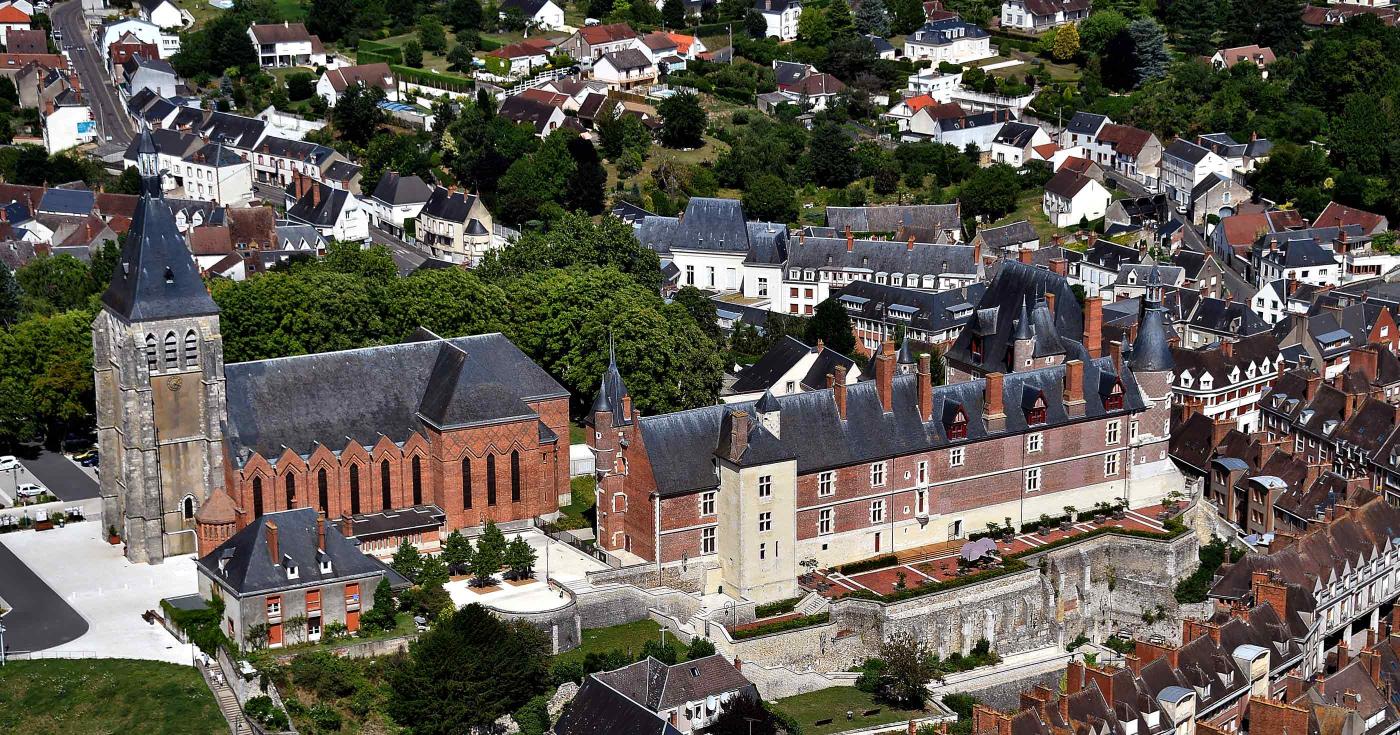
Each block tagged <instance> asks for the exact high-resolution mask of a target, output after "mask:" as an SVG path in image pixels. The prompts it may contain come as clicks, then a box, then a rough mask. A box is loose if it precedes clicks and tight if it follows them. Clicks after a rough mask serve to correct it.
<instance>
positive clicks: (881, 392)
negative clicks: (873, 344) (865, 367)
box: [875, 339, 894, 413]
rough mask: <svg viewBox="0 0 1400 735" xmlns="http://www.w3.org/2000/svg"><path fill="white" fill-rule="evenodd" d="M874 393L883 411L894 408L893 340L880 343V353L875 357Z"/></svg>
mask: <svg viewBox="0 0 1400 735" xmlns="http://www.w3.org/2000/svg"><path fill="white" fill-rule="evenodd" d="M875 393H876V395H878V396H880V407H881V408H883V409H884V411H885V413H889V412H891V411H893V410H894V340H889V339H887V340H885V341H883V342H881V343H880V354H879V355H877V356H876V357H875Z"/></svg>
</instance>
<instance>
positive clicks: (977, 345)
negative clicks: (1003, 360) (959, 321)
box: [967, 337, 982, 365]
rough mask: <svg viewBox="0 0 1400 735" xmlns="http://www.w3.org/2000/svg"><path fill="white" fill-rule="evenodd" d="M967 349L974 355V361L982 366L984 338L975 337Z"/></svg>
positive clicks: (969, 342)
mask: <svg viewBox="0 0 1400 735" xmlns="http://www.w3.org/2000/svg"><path fill="white" fill-rule="evenodd" d="M967 349H968V351H969V352H971V353H972V361H973V362H975V363H977V364H978V365H981V364H982V338H981V337H973V338H972V339H971V340H969V341H968V344H967Z"/></svg>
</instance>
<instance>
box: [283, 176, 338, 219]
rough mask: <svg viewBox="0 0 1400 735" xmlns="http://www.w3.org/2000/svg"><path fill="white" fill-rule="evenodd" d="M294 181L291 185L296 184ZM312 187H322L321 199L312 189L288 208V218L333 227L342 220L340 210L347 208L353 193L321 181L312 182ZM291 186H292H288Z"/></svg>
mask: <svg viewBox="0 0 1400 735" xmlns="http://www.w3.org/2000/svg"><path fill="white" fill-rule="evenodd" d="M295 185H296V184H295V183H293V184H292V185H291V186H295ZM311 186H312V187H319V188H320V190H321V191H320V200H319V202H318V201H317V198H316V196H315V195H314V194H313V193H312V190H311V189H307V191H306V193H305V194H303V195H302V197H301V198H300V199H298V200H297V201H296V203H295V204H293V205H292V206H291V207H290V208H288V209H287V219H289V220H292V221H293V222H300V223H303V224H308V225H315V226H317V227H332V226H334V225H335V223H336V222H337V221H339V220H340V212H341V210H343V209H345V204H346V202H347V201H349V199H350V197H351V194H350V192H348V191H346V190H344V189H336V188H334V187H331V186H327V185H325V184H323V183H321V182H319V181H313V182H311ZM288 188H289V189H290V188H291V187H290V186H289V187H288Z"/></svg>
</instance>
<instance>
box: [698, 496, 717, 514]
mask: <svg viewBox="0 0 1400 735" xmlns="http://www.w3.org/2000/svg"><path fill="white" fill-rule="evenodd" d="M714 514H715V493H714V491H713V490H711V491H710V492H707V493H700V515H702V516H712V515H714Z"/></svg>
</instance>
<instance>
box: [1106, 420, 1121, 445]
mask: <svg viewBox="0 0 1400 735" xmlns="http://www.w3.org/2000/svg"><path fill="white" fill-rule="evenodd" d="M1103 434H1104V435H1103V443H1104V444H1106V445H1108V446H1113V445H1114V444H1117V443H1118V420H1117V419H1114V420H1113V421H1110V422H1108V423H1107V424H1105V425H1104V432H1103Z"/></svg>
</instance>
